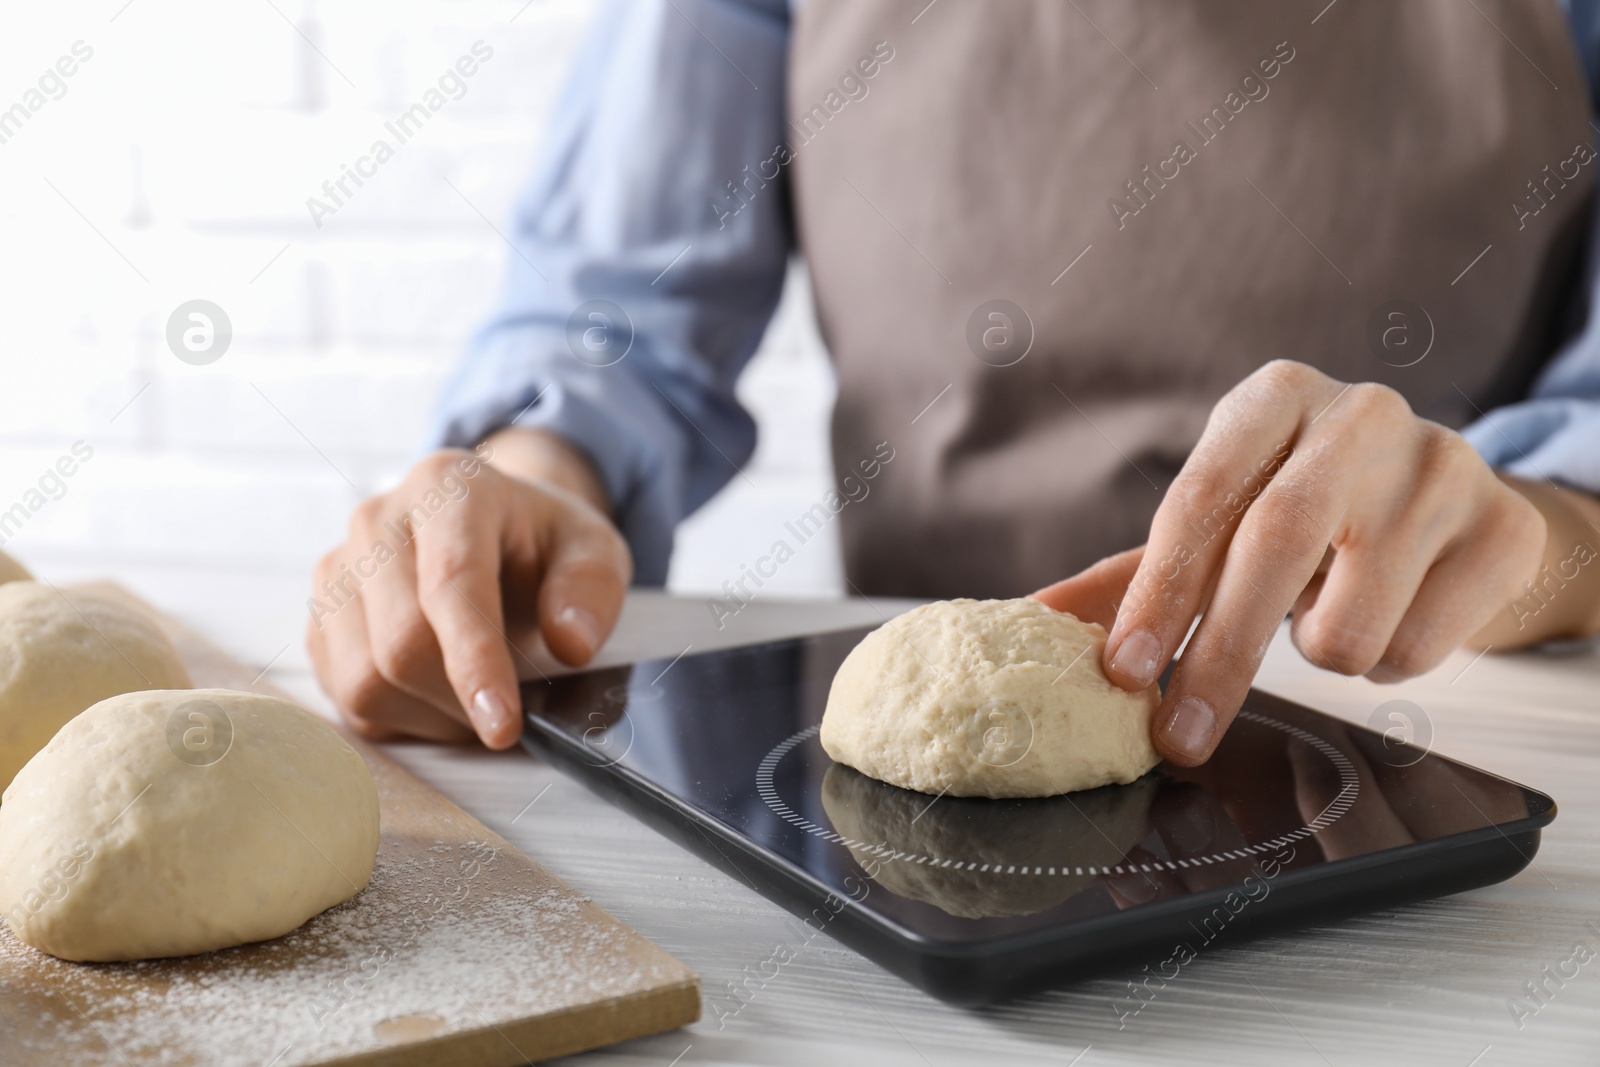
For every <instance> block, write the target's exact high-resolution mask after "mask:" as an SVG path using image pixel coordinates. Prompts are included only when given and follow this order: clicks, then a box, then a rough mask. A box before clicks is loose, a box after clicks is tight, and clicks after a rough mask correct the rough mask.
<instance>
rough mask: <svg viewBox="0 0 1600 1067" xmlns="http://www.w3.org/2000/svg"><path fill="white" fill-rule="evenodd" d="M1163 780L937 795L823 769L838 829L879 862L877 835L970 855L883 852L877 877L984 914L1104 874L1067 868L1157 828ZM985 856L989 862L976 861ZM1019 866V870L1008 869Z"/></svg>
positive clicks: (860, 853)
mask: <svg viewBox="0 0 1600 1067" xmlns="http://www.w3.org/2000/svg"><path fill="white" fill-rule="evenodd" d="M1160 784H1161V779H1160V778H1159V776H1157V775H1146V776H1145V777H1143V778H1140V779H1139V780H1138V781H1136V782H1133V783H1132V784H1130V785H1113V786H1105V787H1103V788H1100V789H1092V790H1089V791H1087V792H1082V793H1074V794H1071V795H1070V796H1058V797H1048V798H1044V799H1039V800H987V799H966V798H959V797H940V798H939V799H937V800H933V799H932V798H930V797H928V796H926V795H924V794H922V793H913V792H911V791H910V790H906V789H899V788H896V787H895V786H892V785H885V784H884V783H882V782H878V781H874V780H873V779H871V778H868V777H867V776H866V775H864V774H861V773H860V772H858V771H854V770H851V769H850V768H849V767H845V766H843V765H840V764H835V765H834V766H832V767H830V768H828V772H827V774H826V775H825V776H824V777H823V779H822V806H823V809H824V810H825V811H826V812H827V813H828V819H829V820H830V821H831V822H832V823H833V828H834V829H835V830H837V831H838V832H839V833H841V834H843V835H844V836H845V837H848V838H851V839H853V840H855V841H858V842H862V843H863V844H862V845H861V846H858V847H856V848H854V849H853V850H852V851H854V852H855V853H856V857H857V859H858V861H862V862H863V863H865V864H867V866H868V869H869V870H870V869H871V864H870V862H869V861H870V860H872V859H873V857H870V855H869V852H870V849H871V847H873V846H877V845H883V846H885V847H887V848H891V849H894V850H895V851H897V852H904V853H909V854H910V855H911V856H913V857H916V856H929V857H932V858H934V859H937V860H939V861H940V864H942V863H943V861H945V860H955V861H965V863H966V866H964V867H962V868H961V869H959V870H958V869H956V868H955V867H954V865H953V864H952V865H951V866H950V867H945V866H942V865H941V866H935V865H934V864H933V862H932V860H931V859H930V861H929V862H928V863H917V862H916V861H915V859H912V860H910V861H906V860H888V861H884V860H882V859H878V860H876V867H877V869H876V871H875V873H873V875H872V877H873V880H874V881H876V882H877V883H878V884H879V885H881V886H883V887H884V888H885V889H887V890H889V891H890V892H892V893H896V894H898V895H900V896H903V897H909V898H910V899H912V900H920V901H923V902H924V903H927V904H932V905H934V906H935V907H938V908H940V909H942V910H944V911H946V912H948V913H949V914H951V915H955V916H957V917H960V918H967V919H979V918H993V917H1003V916H1015V915H1032V914H1034V913H1035V912H1040V911H1044V910H1045V909H1046V908H1052V907H1055V906H1056V905H1057V904H1061V903H1063V902H1064V901H1066V900H1068V899H1070V898H1071V897H1073V896H1074V895H1076V894H1077V893H1078V892H1079V891H1080V890H1082V889H1084V888H1086V887H1087V886H1089V885H1090V884H1092V883H1093V882H1095V881H1096V879H1097V877H1098V876H1097V875H1090V874H1081V875H1080V874H1074V873H1068V874H1062V873H1061V871H1062V869H1063V868H1065V869H1067V870H1068V871H1069V872H1071V871H1075V870H1077V869H1080V868H1082V869H1087V868H1090V867H1105V866H1110V865H1113V864H1116V863H1119V862H1121V861H1122V858H1123V857H1124V856H1125V855H1126V854H1127V852H1128V851H1129V850H1130V849H1132V848H1133V847H1134V846H1136V845H1137V844H1138V843H1139V842H1140V841H1142V840H1144V838H1145V837H1146V836H1147V835H1148V834H1149V833H1150V830H1151V825H1150V818H1149V812H1150V803H1151V801H1152V800H1153V799H1154V798H1155V795H1156V791H1157V790H1158V789H1159V788H1160ZM930 801H932V802H931V803H930ZM984 864H988V865H989V869H988V870H987V871H984V870H972V869H969V868H971V867H972V866H977V867H980V868H981V867H982V866H983V865H984ZM1013 866H1015V867H1017V868H1018V871H1017V872H1016V873H1009V874H1008V873H1005V872H1006V870H1007V868H1010V867H1013ZM1024 866H1026V867H1027V868H1028V870H1029V871H1032V870H1033V869H1034V868H1036V867H1040V868H1043V869H1044V870H1045V871H1049V869H1050V868H1051V867H1054V868H1055V869H1056V874H1054V875H1050V874H1037V875H1036V874H1031V873H1030V874H1022V873H1020V871H1021V868H1023V867H1024ZM997 868H998V870H997Z"/></svg>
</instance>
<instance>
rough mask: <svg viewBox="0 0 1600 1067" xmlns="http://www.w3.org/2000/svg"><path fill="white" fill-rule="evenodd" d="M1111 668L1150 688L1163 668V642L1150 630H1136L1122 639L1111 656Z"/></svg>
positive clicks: (1144, 687)
mask: <svg viewBox="0 0 1600 1067" xmlns="http://www.w3.org/2000/svg"><path fill="white" fill-rule="evenodd" d="M1111 669H1112V670H1114V671H1116V672H1117V673H1118V674H1122V675H1125V676H1126V677H1128V678H1129V679H1131V680H1132V681H1133V683H1134V684H1135V685H1137V686H1138V687H1139V688H1141V689H1148V688H1149V687H1150V685H1151V684H1152V683H1153V682H1154V681H1155V680H1156V672H1157V671H1159V670H1160V669H1161V642H1160V641H1158V640H1156V635H1155V634H1153V633H1151V632H1150V631H1149V630H1135V631H1133V633H1131V634H1129V635H1128V636H1127V637H1124V638H1123V639H1122V643H1121V644H1120V645H1118V646H1117V651H1116V654H1115V655H1113V656H1112V657H1111Z"/></svg>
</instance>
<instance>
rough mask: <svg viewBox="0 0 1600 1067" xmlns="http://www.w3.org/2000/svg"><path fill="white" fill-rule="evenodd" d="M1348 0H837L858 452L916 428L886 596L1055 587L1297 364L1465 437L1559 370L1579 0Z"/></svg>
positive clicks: (807, 33) (846, 348)
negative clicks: (1566, 3)
mask: <svg viewBox="0 0 1600 1067" xmlns="http://www.w3.org/2000/svg"><path fill="white" fill-rule="evenodd" d="M1325 2H1326V0H1305V2H1293V3H1288V2H1283V0H1203V2H1202V0H1187V2H1182V3H1173V2H1170V0H1077V2H1076V3H1068V2H1065V0H1005V2H1003V3H1001V2H995V0H936V2H935V3H934V4H933V5H932V6H931V7H930V6H928V5H927V0H804V2H803V3H802V4H801V7H800V12H799V14H798V23H797V25H796V28H795V35H794V43H793V48H792V52H791V58H790V80H789V93H790V97H789V115H790V120H791V128H790V144H791V147H792V149H793V151H794V161H793V164H792V168H793V174H794V195H795V206H796V214H797V224H798V231H799V236H800V242H801V246H802V248H803V249H804V252H805V254H806V256H807V259H808V261H809V263H810V267H811V274H812V283H813V286H814V291H815V297H816V304H817V309H818V315H819V319H820V322H821V326H822V330H823V335H824V338H825V339H826V342H827V344H828V347H829V349H830V351H831V353H832V356H833V359H834V361H835V363H836V365H837V370H838V377H839V400H838V404H837V408H836V410H835V413H834V422H833V457H834V464H835V468H836V470H837V472H838V474H839V476H840V477H841V479H842V478H843V477H844V475H846V474H848V473H851V472H853V471H854V470H856V469H857V468H859V467H860V465H861V463H862V462H863V461H870V460H872V459H873V458H874V456H875V454H878V453H877V450H878V446H879V443H880V442H888V444H889V446H890V447H892V448H893V450H894V452H893V455H894V458H893V460H892V461H891V462H889V463H888V464H887V465H886V466H884V467H883V468H882V471H881V473H880V474H879V476H878V477H877V478H876V479H875V480H874V482H873V483H872V485H871V492H870V495H868V496H867V497H865V498H864V499H862V500H860V501H857V502H850V503H848V504H847V505H846V506H844V507H843V509H842V511H841V513H840V521H841V523H842V535H843V542H844V551H845V563H846V571H847V574H848V575H849V577H850V580H851V582H852V583H853V584H854V586H855V587H856V588H857V589H858V590H859V591H861V592H864V593H881V594H906V595H917V596H938V597H944V596H980V597H981V596H1015V595H1021V594H1023V593H1026V592H1028V591H1029V590H1032V589H1034V588H1037V587H1038V586H1041V585H1044V584H1046V583H1048V582H1051V581H1054V580H1056V579H1059V578H1062V577H1065V576H1067V575H1069V574H1072V573H1075V572H1076V571H1078V570H1079V569H1081V568H1082V567H1084V566H1086V565H1088V564H1090V563H1092V562H1094V561H1095V560H1097V559H1099V558H1101V557H1102V556H1105V555H1107V554H1109V553H1112V552H1116V551H1118V550H1121V549H1124V548H1127V547H1130V546H1132V545H1135V544H1138V543H1139V542H1140V541H1142V540H1144V538H1145V535H1146V531H1147V530H1148V528H1149V524H1150V520H1151V517H1152V516H1153V515H1154V513H1155V509H1156V506H1157V505H1158V504H1159V502H1160V500H1161V496H1162V493H1163V492H1164V491H1165V489H1166V487H1167V485H1168V484H1169V483H1170V482H1171V480H1172V478H1173V476H1174V475H1175V474H1176V473H1177V471H1178V469H1179V468H1180V467H1181V466H1182V464H1183V461H1184V458H1185V457H1186V456H1187V455H1188V453H1189V451H1190V449H1191V448H1192V447H1193V446H1194V444H1195V442H1196V441H1197V440H1198V439H1199V436H1200V433H1201V431H1202V429H1203V428H1204V426H1205V421H1206V416H1207V414H1208V413H1209V411H1210V409H1211V407H1212V405H1213V404H1214V403H1215V402H1216V401H1217V400H1218V399H1219V398H1220V397H1221V396H1222V394H1223V393H1225V392H1226V391H1227V390H1228V389H1229V388H1230V387H1232V386H1233V385H1235V384H1236V383H1238V382H1239V381H1240V380H1241V379H1243V378H1244V377H1245V376H1247V375H1248V374H1250V373H1251V372H1252V371H1254V370H1255V369H1256V368H1258V367H1260V366H1261V365H1262V364H1264V363H1266V362H1268V361H1270V360H1272V359H1277V358H1287V359H1294V360H1299V361H1301V362H1305V363H1309V364H1311V365H1313V366H1315V367H1318V368H1320V369H1321V370H1322V371H1324V372H1325V373H1327V374H1329V375H1331V376H1333V377H1334V378H1337V379H1340V380H1343V381H1377V382H1383V383H1386V384H1388V385H1391V386H1393V387H1395V388H1396V389H1398V390H1400V391H1401V392H1402V393H1403V394H1404V395H1405V396H1406V398H1407V399H1408V400H1409V401H1410V403H1411V405H1412V407H1413V408H1414V409H1415V410H1416V411H1417V412H1418V413H1419V414H1421V415H1423V416H1426V417H1427V418H1430V419H1434V420H1437V421H1439V422H1441V423H1444V424H1446V425H1449V426H1453V427H1459V426H1462V425H1464V424H1465V423H1467V422H1469V421H1471V420H1472V419H1473V418H1474V417H1476V414H1477V411H1476V409H1484V410H1487V409H1488V408H1490V407H1492V406H1494V405H1496V404H1500V403H1505V402H1507V401H1510V400H1514V399H1516V398H1517V397H1519V396H1521V395H1522V394H1523V393H1524V391H1525V390H1526V388H1527V387H1528V384H1529V383H1530V381H1531V380H1532V378H1533V376H1534V374H1535V373H1536V372H1537V370H1538V368H1539V366H1540V364H1541V362H1543V361H1544V360H1546V359H1547V358H1548V356H1549V354H1550V353H1551V351H1552V350H1553V348H1554V346H1555V345H1556V344H1557V342H1558V341H1559V340H1560V329H1561V326H1560V324H1559V322H1558V320H1559V319H1560V316H1559V315H1558V313H1557V311H1558V309H1559V308H1560V307H1562V306H1564V300H1565V297H1566V295H1568V294H1569V293H1570V291H1571V286H1572V285H1573V284H1574V282H1575V277H1576V273H1577V267H1578V263H1579V259H1580V254H1581V250H1582V244H1583V240H1582V237H1583V233H1584V232H1585V226H1584V220H1585V219H1586V218H1587V209H1588V207H1589V197H1590V192H1591V187H1592V172H1593V170H1594V169H1595V166H1596V165H1597V164H1596V163H1595V162H1594V161H1593V153H1592V151H1590V150H1589V148H1588V146H1589V145H1590V144H1592V131H1591V129H1590V127H1589V125H1588V122H1587V119H1588V114H1589V111H1588V104H1587V92H1586V87H1585V84H1584V78H1583V74H1582V72H1581V70H1580V68H1579V65H1578V61H1577V56H1576V55H1575V53H1574V49H1573V45H1572V43H1571V39H1570V35H1569V32H1568V30H1567V25H1566V21H1565V18H1564V17H1563V15H1562V13H1561V10H1560V8H1559V6H1558V4H1557V3H1556V2H1555V0H1475V2H1474V3H1468V2H1466V0H1405V2H1404V3H1397V2H1395V0H1338V2H1337V3H1335V4H1334V5H1333V6H1331V7H1327V8H1326V9H1324V4H1325ZM1319 10H1320V11H1321V14H1320V16H1319V14H1318V12H1319ZM1313 19H1315V21H1313ZM1502 31H1503V34H1504V35H1502ZM885 57H887V58H885ZM869 71H870V72H871V76H870V77H867V76H866V75H865V72H869ZM992 301H1004V302H1007V304H992V303H991V302H992ZM1008 305H1009V306H1008ZM1019 309H1020V310H1019ZM995 316H998V317H995ZM1030 336H1031V340H1030ZM1023 348H1025V349H1026V350H1025V354H1024V352H1023V351H1022V349H1023ZM980 355H981V356H982V357H983V358H979V357H980ZM1019 355H1020V356H1021V358H1020V360H1018V359H1017V357H1018V356H1019ZM1419 355H1420V356H1421V358H1420V360H1418V359H1417V357H1418V356H1419ZM1013 360H1016V361H1015V362H1013ZM1005 364H1009V365H1005ZM1264 458H1265V457H1264Z"/></svg>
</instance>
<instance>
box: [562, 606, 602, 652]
mask: <svg viewBox="0 0 1600 1067" xmlns="http://www.w3.org/2000/svg"><path fill="white" fill-rule="evenodd" d="M556 622H557V623H559V624H560V625H561V628H562V629H564V630H566V631H567V632H568V633H569V634H572V635H573V636H574V637H577V638H579V639H580V640H581V641H583V643H584V647H586V648H588V650H589V651H590V652H591V653H594V652H597V651H599V648H600V622H599V620H598V619H596V618H595V617H594V616H593V615H591V614H589V613H588V612H587V611H585V610H583V609H582V608H580V607H578V606H577V605H576V604H568V605H567V606H566V607H564V608H562V609H561V610H560V611H559V612H557V613H556Z"/></svg>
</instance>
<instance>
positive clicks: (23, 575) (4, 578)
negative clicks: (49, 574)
mask: <svg viewBox="0 0 1600 1067" xmlns="http://www.w3.org/2000/svg"><path fill="white" fill-rule="evenodd" d="M32 580H33V575H32V574H29V573H28V568H26V567H24V566H23V565H22V564H20V563H18V562H17V561H16V560H14V559H12V558H11V557H10V556H8V555H6V554H5V553H4V552H0V585H4V584H6V583H7V582H27V581H32Z"/></svg>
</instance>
